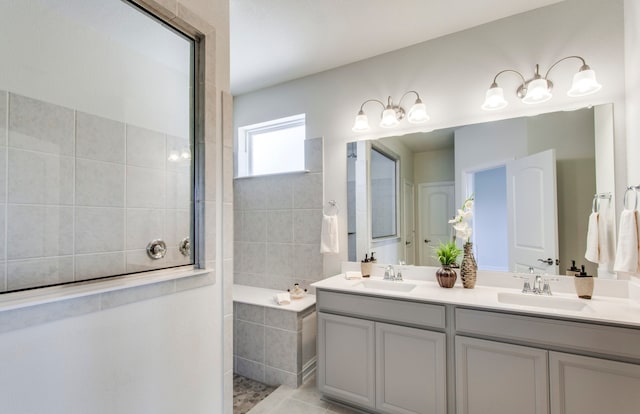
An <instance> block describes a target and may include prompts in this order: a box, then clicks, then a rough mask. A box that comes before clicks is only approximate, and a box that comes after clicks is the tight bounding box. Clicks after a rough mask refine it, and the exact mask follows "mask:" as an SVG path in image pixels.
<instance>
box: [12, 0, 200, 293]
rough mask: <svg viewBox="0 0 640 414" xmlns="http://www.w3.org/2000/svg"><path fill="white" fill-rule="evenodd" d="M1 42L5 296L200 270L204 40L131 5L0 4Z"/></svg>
mask: <svg viewBox="0 0 640 414" xmlns="http://www.w3.org/2000/svg"><path fill="white" fill-rule="evenodd" d="M27 28H31V29H33V30H26V29H27ZM0 38H2V39H11V41H9V42H0V55H1V56H3V57H8V56H10V57H11V59H8V58H5V59H1V60H0V73H1V74H2V75H1V76H0V138H2V140H3V141H2V142H3V143H2V144H1V145H0V160H3V162H6V175H7V176H6V177H5V179H3V180H0V194H3V197H2V199H1V200H0V218H1V219H2V220H3V223H6V225H5V224H3V225H2V226H1V227H0V228H2V230H3V231H2V233H0V246H2V247H0V256H2V257H3V258H4V257H6V260H3V262H2V263H1V264H0V269H1V270H2V272H1V273H0V274H1V275H2V276H1V277H0V292H11V291H17V290H23V289H30V288H36V287H42V286H50V285H56V284H64V283H71V282H76V281H84V280H88V279H95V278H102V277H109V276H115V275H122V274H128V273H136V272H141V271H146V270H152V269H159V268H167V267H174V266H182V265H190V264H193V263H194V256H193V253H192V252H193V251H194V250H195V249H190V250H187V249H183V250H182V251H181V250H180V249H179V245H180V244H181V243H183V242H184V243H185V244H186V242H187V241H188V242H189V244H191V245H192V244H193V243H192V242H193V241H194V240H193V234H194V231H193V222H194V220H193V186H194V184H193V183H194V168H193V163H192V159H195V157H193V148H194V146H193V142H194V137H193V134H194V130H193V125H194V113H195V112H194V102H195V99H194V93H196V92H195V91H194V86H196V85H199V84H200V83H199V82H197V81H194V77H195V75H194V61H195V60H194V59H195V54H196V43H195V41H194V40H193V39H192V38H190V37H188V36H186V35H184V34H183V33H181V32H179V31H177V30H174V29H173V28H171V27H169V26H167V25H166V24H165V23H163V22H160V21H159V20H157V19H156V18H155V17H153V16H150V15H149V14H147V13H145V12H143V11H141V9H139V8H138V7H137V6H134V5H132V4H131V3H129V2H125V1H121V0H64V1H51V0H30V1H4V2H0ZM3 171H4V167H3ZM5 194H6V197H5V196H4V195H5ZM154 240H162V242H163V243H164V244H165V246H166V251H165V254H164V255H162V254H158V255H157V256H161V257H158V258H156V259H154V258H152V256H153V254H149V253H148V251H147V247H148V246H149V245H150V242H152V241H154ZM156 253H162V252H160V251H156Z"/></svg>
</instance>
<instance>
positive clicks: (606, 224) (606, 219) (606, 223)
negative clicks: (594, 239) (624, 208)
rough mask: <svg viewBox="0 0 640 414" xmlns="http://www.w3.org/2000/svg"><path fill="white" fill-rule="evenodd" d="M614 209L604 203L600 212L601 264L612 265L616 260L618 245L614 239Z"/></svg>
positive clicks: (599, 243)
mask: <svg viewBox="0 0 640 414" xmlns="http://www.w3.org/2000/svg"><path fill="white" fill-rule="evenodd" d="M613 213H614V212H613V209H612V208H610V206H609V205H608V203H603V204H602V205H601V206H600V211H599V212H598V246H599V247H600V261H599V262H598V263H599V264H602V265H604V264H607V263H612V262H613V261H614V260H615V258H616V253H615V251H616V245H615V240H614V237H613V228H614V225H613Z"/></svg>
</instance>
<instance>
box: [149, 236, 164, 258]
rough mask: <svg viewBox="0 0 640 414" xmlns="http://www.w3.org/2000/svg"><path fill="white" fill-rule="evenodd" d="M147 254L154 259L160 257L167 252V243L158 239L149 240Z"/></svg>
mask: <svg viewBox="0 0 640 414" xmlns="http://www.w3.org/2000/svg"><path fill="white" fill-rule="evenodd" d="M147 254H148V255H149V257H150V258H152V259H154V260H158V259H162V258H163V257H164V256H165V255H166V254H167V245H166V244H165V242H164V241H162V240H160V239H157V240H154V241H152V242H149V244H148V245H147Z"/></svg>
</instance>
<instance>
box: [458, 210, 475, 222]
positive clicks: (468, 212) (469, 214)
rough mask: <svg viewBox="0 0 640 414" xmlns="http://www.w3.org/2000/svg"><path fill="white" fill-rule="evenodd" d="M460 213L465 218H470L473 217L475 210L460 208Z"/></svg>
mask: <svg viewBox="0 0 640 414" xmlns="http://www.w3.org/2000/svg"><path fill="white" fill-rule="evenodd" d="M458 215H459V216H460V217H461V218H462V219H463V220H468V219H470V218H471V217H473V212H472V211H471V210H464V211H463V210H458Z"/></svg>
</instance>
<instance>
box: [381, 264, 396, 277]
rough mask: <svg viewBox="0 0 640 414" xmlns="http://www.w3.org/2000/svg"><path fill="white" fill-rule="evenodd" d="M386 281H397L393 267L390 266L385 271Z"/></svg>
mask: <svg viewBox="0 0 640 414" xmlns="http://www.w3.org/2000/svg"><path fill="white" fill-rule="evenodd" d="M383 279H384V280H396V271H395V269H394V268H393V266H391V265H388V266H387V267H386V268H385V269H384V278H383Z"/></svg>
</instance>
